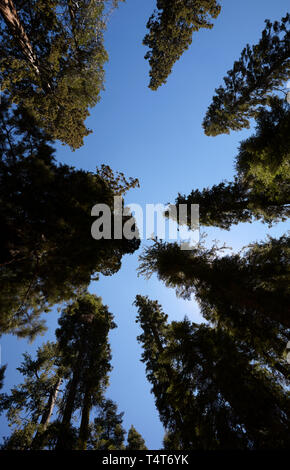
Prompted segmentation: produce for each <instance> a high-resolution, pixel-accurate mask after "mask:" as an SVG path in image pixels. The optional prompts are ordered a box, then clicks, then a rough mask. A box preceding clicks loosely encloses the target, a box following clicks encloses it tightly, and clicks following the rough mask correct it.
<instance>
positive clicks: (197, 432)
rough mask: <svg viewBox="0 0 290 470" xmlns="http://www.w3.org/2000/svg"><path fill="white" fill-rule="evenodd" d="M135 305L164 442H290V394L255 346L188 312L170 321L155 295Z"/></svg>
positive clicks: (206, 445) (188, 445)
mask: <svg viewBox="0 0 290 470" xmlns="http://www.w3.org/2000/svg"><path fill="white" fill-rule="evenodd" d="M136 305H137V307H138V317H137V321H138V322H139V324H140V326H141V328H142V330H143V333H142V334H141V335H140V336H139V338H138V340H139V342H140V343H141V344H142V347H143V354H142V361H143V362H145V364H146V370H147V378H148V380H149V382H150V383H151V384H152V385H153V388H152V392H153V394H154V396H155V403H156V407H157V409H158V411H159V415H160V419H161V421H162V423H163V424H164V426H165V429H166V435H165V439H164V446H165V448H166V449H168V450H169V449H170V450H172V449H179V450H197V449H199V450H219V449H270V448H287V446H288V445H289V419H288V418H287V415H288V414H289V393H288V392H287V390H286V389H285V388H283V386H282V385H281V384H279V381H277V380H276V379H275V376H271V375H270V374H269V372H268V371H267V368H265V367H263V365H261V364H259V361H257V360H256V358H255V356H254V355H253V353H251V352H249V351H245V350H244V349H243V348H242V347H241V345H240V343H239V341H237V340H236V339H235V337H233V336H230V335H228V334H227V333H226V332H225V331H223V330H222V329H220V328H211V327H210V326H207V325H203V324H202V325H196V324H194V323H191V322H190V321H189V320H188V319H187V318H185V319H184V320H183V321H181V322H172V323H171V324H168V323H167V316H166V315H165V314H164V313H163V311H162V308H161V306H160V305H159V304H158V303H157V302H156V301H151V300H149V299H148V298H146V297H142V296H137V298H136ZM155 317H157V318H158V323H159V324H161V323H162V327H161V331H160V334H158V333H157V335H156V332H155V334H153V331H154V330H156V325H155ZM160 341H161V342H162V350H161V349H160V346H159V344H160ZM157 350H159V354H156V353H155V351H157ZM177 417H178V419H176V418H177ZM273 429H275V430H276V431H277V434H276V435H275V433H273Z"/></svg>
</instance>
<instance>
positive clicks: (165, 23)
mask: <svg viewBox="0 0 290 470" xmlns="http://www.w3.org/2000/svg"><path fill="white" fill-rule="evenodd" d="M220 10H221V7H220V5H219V3H218V2H217V1H216V0H189V1H188V0H157V10H156V11H155V12H154V13H153V15H152V16H151V17H150V18H149V21H148V23H147V28H148V29H149V32H148V33H147V34H146V36H145V38H144V40H143V44H144V45H145V46H148V47H149V51H148V52H147V53H146V55H145V59H148V60H149V64H150V84H149V88H151V89H152V90H157V88H158V87H159V86H160V85H162V84H163V83H166V80H167V78H168V75H169V74H170V73H171V70H172V67H173V65H174V63H175V62H176V61H177V60H179V58H180V57H181V55H182V54H183V52H184V51H185V50H186V49H188V47H189V46H190V44H191V42H192V35H193V33H194V32H196V31H198V30H199V29H201V28H207V29H211V28H212V27H213V24H212V23H211V19H215V18H217V17H218V15H219V13H220Z"/></svg>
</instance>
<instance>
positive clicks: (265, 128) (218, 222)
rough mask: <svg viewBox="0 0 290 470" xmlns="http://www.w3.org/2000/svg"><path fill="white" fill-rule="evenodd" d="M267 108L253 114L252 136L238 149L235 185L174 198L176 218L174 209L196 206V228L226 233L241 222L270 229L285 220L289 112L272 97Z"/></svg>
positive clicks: (289, 180) (224, 184) (288, 182)
mask: <svg viewBox="0 0 290 470" xmlns="http://www.w3.org/2000/svg"><path fill="white" fill-rule="evenodd" d="M270 102H271V107H270V108H269V109H267V108H261V109H260V111H259V112H258V113H257V116H256V119H257V122H256V132H255V134H254V135H252V136H251V137H249V138H248V139H246V140H244V141H242V142H241V144H240V148H239V153H238V155H237V157H236V170H237V174H236V176H235V179H234V181H232V182H222V183H220V184H217V185H214V186H212V187H211V188H204V189H203V190H202V191H200V190H197V189H196V190H193V191H192V192H191V193H190V194H189V195H188V196H185V195H181V194H179V195H178V197H177V199H176V201H175V207H176V209H177V212H178V206H179V204H186V205H187V206H188V207H190V204H199V215H200V224H201V225H205V226H215V227H219V228H222V229H226V230H227V229H229V228H230V227H231V225H235V224H238V223H240V222H252V221H253V220H260V221H261V222H264V223H267V224H268V225H272V224H273V223H276V222H279V221H285V220H286V219H287V217H289V215H290V209H289V198H290V189H289V188H290V178H289V175H290V168H289V165H290V155H289V148H290V140H289V139H290V137H289V126H290V106H289V104H288V103H287V102H286V101H285V100H281V99H279V98H277V97H275V98H272V99H271V100H270ZM188 212H189V211H188ZM169 216H170V214H169ZM188 224H189V225H190V221H188Z"/></svg>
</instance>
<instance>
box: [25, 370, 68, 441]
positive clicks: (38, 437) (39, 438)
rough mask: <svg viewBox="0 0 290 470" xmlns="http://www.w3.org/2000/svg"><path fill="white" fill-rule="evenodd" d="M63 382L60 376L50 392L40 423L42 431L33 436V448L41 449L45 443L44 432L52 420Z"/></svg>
mask: <svg viewBox="0 0 290 470" xmlns="http://www.w3.org/2000/svg"><path fill="white" fill-rule="evenodd" d="M61 384H62V379H61V378H59V379H58V381H57V383H56V384H55V386H54V388H53V390H52V391H51V392H50V395H49V399H48V403H47V407H46V409H45V411H44V413H43V415H42V418H41V421H40V424H41V425H42V426H41V428H42V429H41V432H38V431H37V433H36V435H35V436H34V438H33V441H32V443H31V449H33V450H36V449H41V448H42V443H43V439H42V437H43V433H44V431H45V430H46V429H47V426H48V424H49V422H50V418H51V415H52V413H53V409H54V406H55V403H56V399H57V395H58V392H59V389H60V386H61Z"/></svg>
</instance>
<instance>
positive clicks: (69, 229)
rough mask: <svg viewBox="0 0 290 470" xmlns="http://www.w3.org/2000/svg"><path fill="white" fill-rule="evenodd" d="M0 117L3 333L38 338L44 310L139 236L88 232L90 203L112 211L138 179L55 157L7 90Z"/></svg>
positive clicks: (115, 265) (104, 269) (107, 270)
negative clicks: (9, 99)
mask: <svg viewBox="0 0 290 470" xmlns="http://www.w3.org/2000/svg"><path fill="white" fill-rule="evenodd" d="M0 118H1V129H0V154H1V159H0V183H1V184H0V203H1V204H0V220H1V234H0V238H1V244H0V279H1V291H0V292H1V296H0V332H1V333H4V332H10V333H14V334H17V335H19V336H30V337H31V338H33V337H34V336H35V335H36V334H38V333H40V332H41V331H43V328H44V326H43V322H42V321H41V320H40V314H41V313H42V312H45V311H48V310H49V309H50V308H51V306H52V305H54V304H55V303H58V302H61V301H65V300H68V299H70V298H71V297H72V296H73V295H75V294H76V292H77V291H78V289H79V288H83V287H86V286H87V285H88V284H89V282H90V280H91V278H92V277H95V276H96V275H97V274H98V273H102V274H104V275H111V274H113V273H115V272H117V271H118V269H119V268H120V266H121V259H122V256H123V255H124V254H125V253H133V252H134V251H135V250H136V248H138V246H139V243H140V240H138V239H136V238H134V239H132V240H127V239H125V238H124V237H123V238H121V239H119V240H115V239H114V237H113V236H112V239H105V238H103V239H100V240H94V239H93V238H92V236H91V225H92V222H93V220H92V217H91V211H92V207H93V206H95V204H98V203H103V204H107V205H108V207H109V208H110V209H111V212H112V213H113V207H114V196H115V195H117V194H118V195H121V194H123V193H124V191H126V190H128V189H129V188H130V187H132V186H134V185H136V184H137V180H132V179H130V180H129V181H127V180H126V178H125V177H124V175H123V174H117V175H114V173H113V172H112V170H111V169H110V168H109V167H107V166H104V165H103V166H102V167H101V168H100V169H97V171H96V173H92V172H88V171H84V170H76V169H75V168H72V167H69V166H67V165H62V164H57V163H56V161H55V159H54V149H53V147H52V145H51V144H52V142H51V140H50V139H49V138H48V136H47V135H46V134H45V133H44V132H43V131H42V130H41V129H39V127H38V126H37V125H36V123H35V121H34V120H33V119H32V118H31V116H30V115H29V114H28V113H27V111H26V110H25V109H20V108H17V109H12V108H9V106H8V103H7V100H5V96H2V102H1V115H0ZM112 217H113V216H112ZM128 218H129V217H124V218H123V221H121V224H122V223H125V221H126V220H127V219H128ZM112 230H113V223H112Z"/></svg>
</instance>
